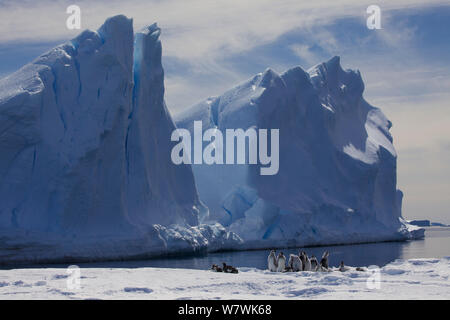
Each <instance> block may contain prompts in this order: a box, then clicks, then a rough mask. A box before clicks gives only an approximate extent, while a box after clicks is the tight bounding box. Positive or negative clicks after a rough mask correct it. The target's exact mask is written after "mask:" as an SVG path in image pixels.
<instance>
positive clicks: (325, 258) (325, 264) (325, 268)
mask: <svg viewBox="0 0 450 320" xmlns="http://www.w3.org/2000/svg"><path fill="white" fill-rule="evenodd" d="M328 256H329V253H328V251H325V252H324V253H323V255H322V259H320V267H321V269H322V270H323V271H328Z"/></svg>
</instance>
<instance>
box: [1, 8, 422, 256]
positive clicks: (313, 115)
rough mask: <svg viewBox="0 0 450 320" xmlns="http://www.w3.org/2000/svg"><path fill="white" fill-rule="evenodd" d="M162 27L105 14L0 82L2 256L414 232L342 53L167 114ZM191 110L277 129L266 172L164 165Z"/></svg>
mask: <svg viewBox="0 0 450 320" xmlns="http://www.w3.org/2000/svg"><path fill="white" fill-rule="evenodd" d="M160 32H161V30H160V28H158V26H157V25H156V24H152V25H150V26H147V27H145V28H143V29H142V30H140V31H138V32H136V33H134V30H133V23H132V20H131V19H128V18H127V17H125V16H123V15H119V16H115V17H112V18H109V19H107V20H106V22H105V23H104V24H103V25H102V26H101V27H100V28H99V29H98V30H97V31H90V30H86V31H84V32H82V33H81V34H80V35H79V36H78V37H76V38H75V39H73V40H71V41H69V42H67V43H65V44H62V45H60V46H58V47H56V48H54V49H52V50H50V51H49V52H47V53H45V54H43V55H42V56H40V57H38V58H37V59H36V60H34V61H33V62H31V63H29V64H27V65H25V66H24V67H23V68H21V69H20V70H18V71H17V72H15V73H13V74H11V75H10V76H7V77H6V78H3V79H0V264H5V263H21V262H24V263H33V262H69V261H74V262H80V261H93V260H111V259H137V258H148V257H154V256H161V255H167V254H179V253H194V252H207V251H217V250H234V249H240V250H242V249H248V248H267V247H271V248H273V247H284V246H290V247H295V246H306V245H320V244H338V243H339V244H342V243H356V242H367V241H386V240H405V239H411V238H416V237H421V236H423V229H421V228H418V227H414V226H411V225H409V224H408V223H407V222H406V221H405V220H404V219H403V218H402V215H401V201H402V193H401V191H399V190H397V186H396V184H397V183H396V152H395V149H394V147H393V144H392V136H391V134H390V133H389V129H390V127H391V122H390V121H389V120H388V119H387V118H386V117H385V116H384V114H383V113H382V112H381V111H380V109H378V108H375V107H373V106H371V105H370V104H369V103H367V102H366V101H365V100H364V98H363V91H364V83H363V81H362V78H361V75H360V74H359V72H355V71H351V70H343V69H342V67H341V65H340V59H339V57H334V58H332V59H331V60H330V61H328V62H325V63H323V64H319V65H317V66H315V67H313V68H311V69H310V70H309V71H308V72H306V71H304V70H303V69H302V68H300V67H295V68H292V69H290V70H288V71H286V72H285V73H283V74H281V75H279V74H277V73H276V72H274V71H272V70H270V69H268V70H266V71H265V72H264V73H261V74H258V75H256V76H255V77H253V78H252V79H250V80H248V81H246V82H244V83H242V84H240V85H238V86H237V87H235V88H233V89H231V90H229V91H227V92H226V93H224V94H223V95H221V96H219V97H211V98H208V99H206V100H205V101H203V102H200V103H199V104H197V105H195V106H192V107H190V108H187V109H186V110H185V111H184V112H182V113H180V114H178V115H176V118H175V120H173V119H172V117H171V115H170V113H169V111H168V108H167V106H166V104H165V102H164V70H163V68H162V64H161V54H162V48H161V42H160V40H159V36H160ZM195 121H199V122H200V124H201V128H202V129H201V130H200V131H202V132H201V133H202V134H203V133H204V132H205V131H207V130H209V129H216V130H223V131H225V130H226V129H239V130H248V129H255V130H259V132H260V133H261V132H272V129H273V132H277V134H279V137H278V136H277V141H279V146H278V147H279V157H277V163H276V166H274V168H273V169H274V170H271V172H270V173H269V174H268V175H262V174H260V173H261V172H263V171H264V169H267V163H265V164H261V163H253V162H252V164H249V163H250V162H249V161H246V162H244V164H242V163H241V162H242V161H237V162H236V163H235V162H232V163H233V164H228V163H229V162H228V161H227V164H226V165H208V164H206V163H203V164H196V163H194V164H192V165H191V164H184V163H181V164H176V163H174V162H173V161H172V158H171V154H172V151H173V149H174V147H175V146H176V145H177V142H176V141H173V139H172V134H173V132H174V131H175V130H176V129H177V128H180V129H185V130H187V132H189V133H190V134H191V135H192V136H195V135H194V123H195ZM197 124H198V122H197ZM261 130H262V131H261ZM255 132H256V131H255ZM278 138H279V139H278ZM202 140H203V139H202ZM227 141H228V140H227ZM202 143H203V146H205V145H206V142H205V141H203V142H202V141H200V144H202ZM227 143H228V142H227ZM266 146H267V145H266ZM268 148H270V149H273V148H272V147H268ZM233 149H234V147H233ZM265 151H267V152H266V153H268V152H269V151H273V150H265ZM263 154H264V153H263ZM260 155H261V154H260ZM265 158H269V155H268V154H267V155H266V156H265ZM241 160H242V159H241Z"/></svg>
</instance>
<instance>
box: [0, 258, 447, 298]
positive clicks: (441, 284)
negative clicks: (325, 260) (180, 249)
mask: <svg viewBox="0 0 450 320" xmlns="http://www.w3.org/2000/svg"><path fill="white" fill-rule="evenodd" d="M239 271H240V272H239V273H238V274H230V273H227V274H224V273H217V272H212V271H209V270H192V269H165V268H136V269H134V268H132V269H129V268H127V269H121V268H81V270H80V275H81V279H80V289H69V288H68V286H67V283H68V277H69V275H68V274H67V273H66V269H63V268H62V269H56V268H49V269H44V268H41V269H13V270H0V299H43V298H45V299H446V300H448V299H450V281H449V276H450V257H446V258H442V259H412V260H396V261H394V262H392V263H390V264H388V265H386V266H385V267H383V268H381V269H380V273H379V276H380V277H379V279H380V286H379V289H377V288H376V286H374V285H369V286H368V285H367V280H368V278H369V277H371V276H372V275H373V273H371V272H366V271H365V272H361V271H356V270H355V268H350V270H348V271H346V272H340V271H337V269H334V270H333V271H332V272H295V273H293V272H290V273H277V272H270V271H267V270H258V269H253V268H241V269H240V270H239ZM369 283H371V284H372V283H373V282H371V281H369Z"/></svg>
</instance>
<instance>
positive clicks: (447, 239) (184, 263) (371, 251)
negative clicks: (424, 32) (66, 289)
mask: <svg viewBox="0 0 450 320" xmlns="http://www.w3.org/2000/svg"><path fill="white" fill-rule="evenodd" d="M425 229H426V231H425V238H424V239H422V240H414V241H405V242H379V243H366V244H356V245H339V246H324V247H305V248H289V249H287V248H286V249H278V250H277V252H280V251H281V252H283V253H284V255H285V256H286V257H287V259H288V258H289V254H291V253H293V254H298V252H299V251H300V250H303V251H306V252H307V254H308V256H311V255H315V256H316V257H317V258H318V259H320V257H322V253H323V252H324V251H325V250H328V251H329V253H330V256H329V264H330V266H338V265H339V263H340V262H341V261H344V263H345V265H348V266H370V265H377V266H379V267H383V266H384V265H386V264H388V263H390V262H392V261H394V260H396V259H413V258H442V257H446V256H450V228H445V227H429V228H425ZM268 254H269V251H268V250H251V251H232V252H217V253H209V254H203V255H195V256H192V255H190V256H183V257H170V258H157V259H148V260H138V261H136V260H135V261H105V262H93V263H80V264H78V266H79V267H81V268H83V267H84V268H87V267H89V268H144V267H157V268H189V269H209V268H211V265H212V264H213V263H214V264H221V263H222V262H226V263H227V264H229V265H232V266H235V267H251V268H258V269H266V268H267V256H268ZM71 264H73V263H71ZM68 266H69V264H51V265H49V264H46V265H31V266H20V267H21V268H22V267H26V268H40V267H42V268H67V267H68ZM9 268H11V266H10V267H8V269H9ZM12 268H14V267H12Z"/></svg>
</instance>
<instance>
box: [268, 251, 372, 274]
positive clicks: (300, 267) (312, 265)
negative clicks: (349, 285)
mask: <svg viewBox="0 0 450 320" xmlns="http://www.w3.org/2000/svg"><path fill="white" fill-rule="evenodd" d="M328 256H329V252H328V251H325V252H324V253H323V255H322V258H321V259H320V263H319V261H318V260H317V258H316V257H315V256H314V255H311V257H308V255H307V254H306V252H305V251H301V252H300V253H299V255H295V254H291V255H289V261H288V263H287V265H286V257H285V256H284V254H283V252H280V253H279V254H278V256H276V253H275V250H272V251H270V254H269V256H268V257H267V265H268V269H269V271H272V272H298V271H325V272H327V271H331V269H330V268H329V266H328ZM358 269H359V268H357V270H358ZM347 270H349V268H348V267H346V266H345V265H344V261H341V264H340V265H339V271H341V272H345V271H347ZM358 271H363V270H358Z"/></svg>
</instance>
